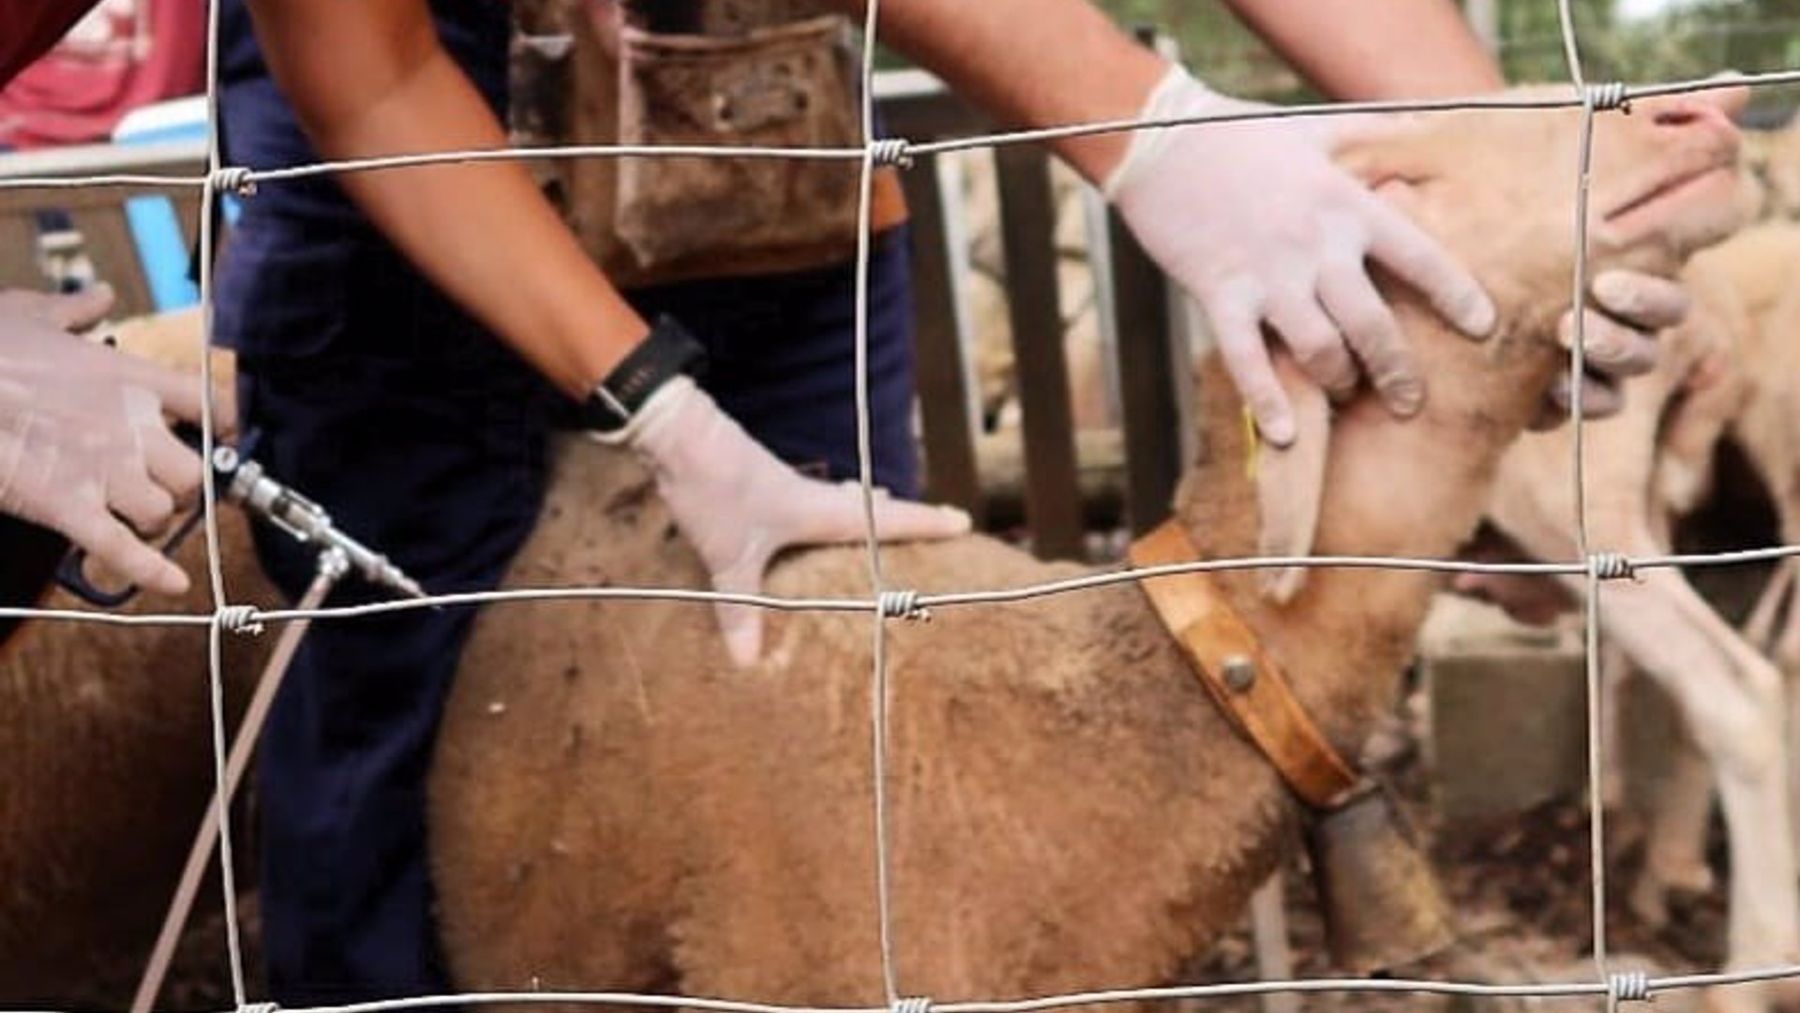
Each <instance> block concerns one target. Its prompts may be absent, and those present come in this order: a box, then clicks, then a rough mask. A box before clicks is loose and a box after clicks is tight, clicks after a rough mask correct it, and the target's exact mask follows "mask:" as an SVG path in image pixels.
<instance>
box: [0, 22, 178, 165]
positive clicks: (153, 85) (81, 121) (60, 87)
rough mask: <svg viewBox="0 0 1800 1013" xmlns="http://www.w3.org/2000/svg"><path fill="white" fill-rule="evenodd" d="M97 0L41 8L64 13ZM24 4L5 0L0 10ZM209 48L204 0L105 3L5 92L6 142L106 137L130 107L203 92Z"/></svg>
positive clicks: (0, 140)
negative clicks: (63, 11)
mask: <svg viewBox="0 0 1800 1013" xmlns="http://www.w3.org/2000/svg"><path fill="white" fill-rule="evenodd" d="M91 2H92V0H88V2H84V3H80V4H59V3H48V4H41V6H43V7H46V8H49V9H53V10H62V9H64V8H67V7H84V8H85V7H87V6H89V3H91ZM19 5H20V3H19V0H0V11H10V10H13V9H16V8H17V7H19ZM65 13H66V12H65ZM42 17H47V15H44V14H40V18H42ZM56 20H57V21H59V22H60V21H61V20H63V19H62V18H58V19H56ZM3 30H4V29H3V27H0V31H3ZM205 47H206V5H205V4H204V3H202V2H200V0H99V3H98V4H96V5H94V7H93V11H92V13H90V14H89V15H88V16H87V17H86V18H84V19H82V20H80V21H78V22H77V23H76V24H75V25H74V27H73V28H72V29H71V30H70V31H69V32H68V34H66V35H65V36H63V38H62V41H61V42H60V43H58V44H57V45H56V46H55V47H54V48H52V49H51V50H50V51H49V52H48V53H46V54H44V55H43V57H41V58H40V59H38V60H37V62H35V63H33V64H31V66H29V67H27V68H25V69H24V70H22V71H19V72H18V74H17V76H16V77H14V78H13V79H12V80H11V82H10V83H8V84H6V85H5V86H4V89H0V144H3V145H6V146H8V147H13V148H40V147H47V146H51V145H58V144H81V143H84V142H93V141H104V140H106V139H107V138H108V137H109V136H111V134H112V130H113V127H114V126H115V125H117V124H118V122H119V119H120V118H121V117H122V116H124V115H125V114H126V113H128V112H130V111H131V110H133V109H136V108H137V107H139V106H142V105H148V104H149V103H152V102H158V101H161V100H163V99H168V98H176V97H179V96H183V95H191V94H194V93H196V92H199V91H200V90H201V89H202V88H203V87H204V86H205V58H206V57H205V52H206V48H205Z"/></svg>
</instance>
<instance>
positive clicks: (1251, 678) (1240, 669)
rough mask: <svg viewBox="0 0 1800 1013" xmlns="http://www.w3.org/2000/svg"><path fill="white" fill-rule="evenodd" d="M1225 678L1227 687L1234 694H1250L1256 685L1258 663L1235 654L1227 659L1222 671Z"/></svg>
mask: <svg viewBox="0 0 1800 1013" xmlns="http://www.w3.org/2000/svg"><path fill="white" fill-rule="evenodd" d="M1220 674H1222V675H1223V676H1224V677H1225V686H1226V688H1228V689H1230V690H1231V691H1232V692H1233V693H1244V692H1248V691H1249V689H1250V687H1251V686H1254V685H1255V684H1256V663H1255V662H1253V661H1251V660H1250V659H1249V658H1246V657H1244V656H1243V655H1241V654H1234V655H1232V656H1231V657H1229V658H1226V659H1225V662H1224V665H1223V666H1222V667H1221V669H1220Z"/></svg>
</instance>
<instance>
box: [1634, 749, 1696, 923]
mask: <svg viewBox="0 0 1800 1013" xmlns="http://www.w3.org/2000/svg"><path fill="white" fill-rule="evenodd" d="M1712 782H1713V771H1712V764H1710V763H1708V762H1707V759H1706V755H1705V754H1704V753H1702V752H1701V751H1700V750H1699V749H1696V748H1695V747H1694V743H1693V741H1692V740H1691V739H1690V738H1689V737H1688V736H1686V735H1682V736H1681V737H1680V738H1678V739H1677V740H1675V741H1674V742H1671V743H1670V766H1669V770H1668V774H1667V776H1666V778H1665V779H1664V781H1663V782H1662V784H1661V785H1660V786H1659V787H1658V791H1657V792H1656V798H1655V800H1654V803H1653V805H1652V808H1651V812H1650V814H1649V816H1650V827H1649V830H1648V832H1647V834H1646V836H1645V841H1644V870H1643V872H1642V873H1641V874H1640V875H1639V876H1638V881H1637V882H1636V883H1635V884H1633V886H1632V890H1631V910H1632V912H1633V913H1634V914H1636V915H1637V916H1638V917H1639V918H1641V919H1643V920H1644V922H1645V923H1646V924H1649V925H1652V926H1656V927H1659V928H1660V927H1661V926H1663V925H1666V924H1668V920H1669V908H1668V898H1669V895H1670V894H1671V893H1674V892H1676V891H1682V892H1687V893H1708V892H1710V891H1711V890H1712V888H1713V874H1712V868H1711V867H1710V866H1708V865H1707V864H1706V831H1707V825H1708V821H1709V819H1710V818H1711V816H1712V799H1713V783H1712Z"/></svg>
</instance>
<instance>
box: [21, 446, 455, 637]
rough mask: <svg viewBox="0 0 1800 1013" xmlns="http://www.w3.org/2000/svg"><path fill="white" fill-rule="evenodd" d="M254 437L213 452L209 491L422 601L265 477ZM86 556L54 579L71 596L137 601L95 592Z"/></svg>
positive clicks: (74, 557)
mask: <svg viewBox="0 0 1800 1013" xmlns="http://www.w3.org/2000/svg"><path fill="white" fill-rule="evenodd" d="M183 428H184V429H186V430H188V431H186V432H183V433H182V434H181V435H182V437H183V438H184V439H185V440H186V441H187V442H188V443H189V444H190V445H194V444H198V443H199V433H198V431H197V430H193V429H192V428H191V427H183ZM256 435H257V434H256V433H255V431H254V430H253V431H251V432H249V433H246V434H245V436H244V438H243V439H242V440H240V441H239V444H238V446H235V447H233V446H226V445H219V446H216V447H214V448H213V453H212V460H211V462H210V464H211V467H212V471H213V489H214V491H215V492H216V494H217V495H218V497H219V499H221V500H222V501H224V502H227V503H235V504H237V505H238V506H240V507H242V508H243V509H244V510H245V511H246V512H247V513H249V515H250V516H251V517H252V518H255V519H257V520H260V521H264V522H267V523H269V524H272V525H274V526H275V527H276V528H279V529H280V530H282V531H285V532H287V533H288V534H289V535H291V536H293V538H294V540H295V541H298V542H300V543H301V544H303V545H312V546H315V547H317V549H318V551H320V552H327V551H330V550H332V549H336V550H338V551H340V552H342V553H343V555H344V558H345V559H346V560H348V561H349V563H350V569H351V570H352V571H354V572H356V573H359V574H361V575H362V577H363V579H365V580H367V581H369V582H370V583H371V584H375V585H377V586H379V587H385V588H388V589H390V590H393V591H396V592H398V593H400V594H401V595H404V596H406V597H409V598H423V597H425V590H424V588H422V587H420V586H419V584H418V582H417V581H415V580H413V579H412V578H411V577H409V576H407V575H406V573H405V571H403V570H401V569H400V568H399V567H398V566H396V565H394V563H393V561H392V560H390V559H388V558H387V557H386V556H384V555H382V554H381V553H379V552H376V551H375V550H374V549H371V548H369V547H368V546H367V545H364V544H363V543H362V542H359V541H357V540H356V539H355V538H352V537H350V536H349V535H347V534H345V533H344V532H343V531H342V530H340V529H339V528H338V526H337V525H336V524H335V523H333V522H332V519H331V515H330V514H329V513H327V512H326V511H325V508H324V507H321V506H320V505H319V504H317V503H315V502H313V501H312V500H310V499H307V498H306V497H305V496H303V495H301V494H300V493H299V492H298V491H296V490H294V489H293V488H292V487H290V486H287V485H284V484H283V483H281V482H279V481H277V480H276V479H274V478H272V477H270V476H269V474H268V472H267V471H266V470H265V469H264V468H263V466H262V465H261V464H259V463H257V462H256V461H255V460H254V459H252V458H251V457H250V456H249V453H250V452H251V449H252V448H253V447H254V446H255V443H256ZM203 516H204V515H203V513H202V511H201V510H200V509H195V510H194V512H193V513H191V514H189V515H188V517H187V518H186V519H184V520H183V521H182V522H181V525H180V526H179V527H177V528H176V529H175V531H174V533H173V534H171V535H170V536H169V539H168V541H167V542H165V543H164V544H163V547H162V552H163V554H164V555H169V554H171V553H173V552H174V551H175V550H177V549H178V548H180V547H181V545H182V543H183V542H185V541H186V540H187V538H188V536H189V535H190V534H192V533H193V530H194V528H195V527H196V526H198V525H199V523H200V520H201V518H202V517H203ZM86 565H87V553H86V552H84V551H83V550H81V549H75V550H73V551H71V552H70V553H69V554H68V555H66V556H64V557H63V560H62V563H61V565H60V566H59V567H58V569H57V573H56V579H57V582H58V583H59V584H61V585H62V586H63V587H64V588H66V589H67V590H68V591H69V592H70V593H72V594H75V595H77V596H79V597H81V598H82V599H84V600H86V601H88V602H90V603H92V604H94V605H98V606H101V607H103V608H117V607H119V606H120V605H123V604H125V603H126V602H128V601H130V600H131V599H132V598H134V597H136V596H137V593H138V588H136V587H127V588H125V589H123V590H120V591H108V590H104V589H102V588H99V587H96V586H95V585H94V584H93V582H92V581H91V580H89V578H88V576H87V573H86Z"/></svg>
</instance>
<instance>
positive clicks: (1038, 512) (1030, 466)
mask: <svg viewBox="0 0 1800 1013" xmlns="http://www.w3.org/2000/svg"><path fill="white" fill-rule="evenodd" d="M994 161H995V164H996V166H997V168H998V170H999V176H1000V227H1001V234H1002V236H1003V239H1004V242H1005V244H1006V286H1007V305H1008V307H1009V309H1010V314H1011V317H1012V332H1013V361H1014V363H1015V364H1016V365H1015V368H1016V369H1017V370H1018V375H1019V407H1020V408H1021V409H1022V410H1023V412H1024V416H1025V478H1026V487H1025V515H1026V516H1027V517H1028V518H1030V521H1031V546H1032V551H1033V552H1034V553H1035V554H1036V555H1037V556H1038V557H1039V558H1040V559H1079V558H1080V557H1081V555H1082V541H1083V540H1082V524H1081V486H1080V481H1079V478H1078V476H1077V471H1076V466H1075V421H1074V416H1073V412H1072V411H1071V409H1070V406H1069V365H1068V358H1067V356H1066V354H1065V353H1064V351H1063V342H1062V333H1063V328H1062V300H1061V297H1060V294H1059V293H1060V288H1059V286H1058V285H1057V280H1056V237H1055V228H1056V225H1055V223H1056V205H1055V201H1054V200H1053V199H1052V196H1051V193H1050V163H1049V156H1048V155H1046V154H1045V153H1044V149H1042V148H1040V147H1036V146H1022V145H1021V146H1009V147H1003V148H1000V149H998V150H996V151H995V152H994Z"/></svg>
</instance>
